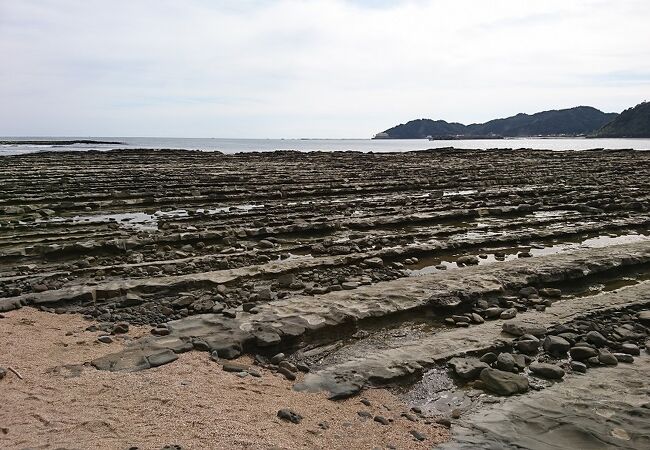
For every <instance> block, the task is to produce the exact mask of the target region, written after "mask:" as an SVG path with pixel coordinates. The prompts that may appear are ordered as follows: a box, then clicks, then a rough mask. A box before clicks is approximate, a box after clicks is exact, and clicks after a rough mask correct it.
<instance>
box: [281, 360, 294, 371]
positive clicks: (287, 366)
mask: <svg viewBox="0 0 650 450" xmlns="http://www.w3.org/2000/svg"><path fill="white" fill-rule="evenodd" d="M278 366H279V367H281V368H285V369H287V370H288V371H289V372H293V373H296V372H298V368H297V367H296V366H294V365H293V364H292V363H290V362H289V361H287V360H284V361H280V364H278Z"/></svg>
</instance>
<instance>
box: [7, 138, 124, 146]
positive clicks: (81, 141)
mask: <svg viewBox="0 0 650 450" xmlns="http://www.w3.org/2000/svg"><path fill="white" fill-rule="evenodd" d="M74 144H109V145H127V144H126V143H124V142H117V141H94V140H92V139H75V140H67V141H59V140H54V141H22V140H21V141H15V140H14V141H0V145H74Z"/></svg>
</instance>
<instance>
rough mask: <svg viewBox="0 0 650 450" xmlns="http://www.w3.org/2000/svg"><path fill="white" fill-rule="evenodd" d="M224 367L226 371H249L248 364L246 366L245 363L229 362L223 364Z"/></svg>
mask: <svg viewBox="0 0 650 450" xmlns="http://www.w3.org/2000/svg"><path fill="white" fill-rule="evenodd" d="M222 369H223V370H224V371H225V372H235V373H236V372H246V371H248V366H245V365H243V364H237V363H231V362H227V363H224V364H223V367H222Z"/></svg>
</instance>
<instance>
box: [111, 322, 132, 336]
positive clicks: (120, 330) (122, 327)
mask: <svg viewBox="0 0 650 450" xmlns="http://www.w3.org/2000/svg"><path fill="white" fill-rule="evenodd" d="M128 332H129V324H128V323H125V322H119V323H116V324H115V326H113V329H112V330H111V334H124V333H128Z"/></svg>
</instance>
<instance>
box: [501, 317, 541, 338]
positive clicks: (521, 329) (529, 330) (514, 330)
mask: <svg viewBox="0 0 650 450" xmlns="http://www.w3.org/2000/svg"><path fill="white" fill-rule="evenodd" d="M503 331H504V332H505V333H508V334H511V335H513V336H523V335H524V334H532V335H533V336H535V337H538V338H540V337H544V336H545V335H546V327H543V326H540V325H535V324H530V323H525V322H518V321H510V322H505V323H504V324H503Z"/></svg>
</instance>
